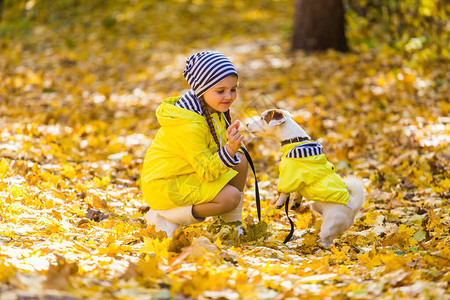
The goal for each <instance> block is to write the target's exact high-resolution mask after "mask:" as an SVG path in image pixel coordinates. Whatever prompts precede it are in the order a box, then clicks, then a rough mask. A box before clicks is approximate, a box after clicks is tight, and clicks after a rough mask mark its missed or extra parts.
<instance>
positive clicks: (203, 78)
mask: <svg viewBox="0 0 450 300" xmlns="http://www.w3.org/2000/svg"><path fill="white" fill-rule="evenodd" d="M233 74H234V75H236V76H238V74H237V72H236V69H235V68H234V66H233V64H232V63H231V61H230V60H229V59H228V58H227V57H226V56H225V55H223V54H222V53H221V52H219V51H202V52H199V53H197V54H194V55H192V56H191V57H189V58H188V59H186V69H185V70H184V72H183V76H184V78H185V79H186V81H187V82H188V84H189V85H190V86H191V88H192V90H194V93H195V95H196V96H197V97H201V96H202V95H203V94H204V93H205V92H206V91H208V90H209V89H211V88H212V87H213V86H215V85H216V84H217V83H219V82H220V81H222V80H223V79H225V78H226V77H228V76H230V75H233Z"/></svg>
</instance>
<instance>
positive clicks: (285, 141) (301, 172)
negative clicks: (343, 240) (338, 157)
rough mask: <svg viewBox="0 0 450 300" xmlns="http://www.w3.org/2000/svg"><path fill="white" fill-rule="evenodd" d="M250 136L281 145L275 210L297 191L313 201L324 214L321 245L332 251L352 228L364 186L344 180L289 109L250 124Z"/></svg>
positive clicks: (274, 111)
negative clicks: (333, 244) (338, 238)
mask: <svg viewBox="0 0 450 300" xmlns="http://www.w3.org/2000/svg"><path fill="white" fill-rule="evenodd" d="M247 129H248V131H249V132H250V133H252V134H254V135H256V136H261V137H268V138H272V139H275V140H277V141H278V142H281V147H282V148H281V152H282V153H283V156H282V158H281V162H280V175H279V181H278V191H279V192H281V195H280V197H279V198H278V201H277V202H276V203H275V207H276V208H281V207H283V205H284V203H285V201H286V199H287V198H288V196H289V194H290V193H294V192H297V193H298V194H300V195H301V196H303V197H304V198H305V199H307V200H311V201H313V203H312V205H311V208H312V210H313V211H315V212H317V213H319V214H320V215H322V218H323V222H322V227H321V229H320V234H319V237H320V239H319V243H321V244H322V245H323V246H325V247H327V248H329V247H330V246H331V244H332V243H333V239H334V238H335V237H336V236H338V235H339V234H341V233H343V232H344V231H346V230H347V229H348V228H350V226H352V224H353V222H354V219H355V215H356V213H357V212H358V211H359V209H360V208H361V207H362V205H363V204H364V198H365V196H364V187H363V184H362V182H361V181H360V180H359V179H357V178H355V177H348V178H346V179H345V181H344V180H343V179H342V178H341V177H340V176H339V175H338V174H336V173H335V170H334V166H333V164H332V163H330V162H329V161H328V160H327V158H326V156H325V154H323V148H322V145H320V144H319V143H317V142H314V141H311V138H310V137H309V135H308V134H306V132H305V131H304V130H303V129H302V128H301V127H300V126H299V125H298V124H297V123H296V122H295V121H294V120H293V116H292V115H291V114H290V113H289V112H288V111H286V110H282V109H270V110H266V111H265V112H263V113H262V114H261V118H258V119H257V120H254V121H253V122H251V123H248V124H247Z"/></svg>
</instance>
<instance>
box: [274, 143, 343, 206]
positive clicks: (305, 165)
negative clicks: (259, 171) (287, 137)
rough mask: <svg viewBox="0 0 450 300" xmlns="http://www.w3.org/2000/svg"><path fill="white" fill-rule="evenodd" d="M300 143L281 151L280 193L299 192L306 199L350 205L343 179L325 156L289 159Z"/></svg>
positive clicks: (286, 146) (285, 147)
mask: <svg viewBox="0 0 450 300" xmlns="http://www.w3.org/2000/svg"><path fill="white" fill-rule="evenodd" d="M306 143H311V142H298V143H292V144H288V145H285V146H284V147H282V148H281V152H282V153H283V156H282V158H281V162H280V175H279V181H278V191H279V192H282V193H293V192H299V193H300V194H301V195H302V196H303V197H305V199H308V200H313V201H322V202H334V203H340V204H344V205H346V206H347V205H348V200H349V193H348V190H347V186H346V184H345V183H344V181H343V180H342V178H341V177H340V176H339V175H338V174H336V173H335V172H334V166H333V164H332V163H330V162H329V161H328V160H327V158H326V156H325V154H319V155H311V156H307V157H296V158H294V157H287V156H288V154H289V153H290V152H291V150H293V149H294V148H296V147H297V146H299V145H302V144H306Z"/></svg>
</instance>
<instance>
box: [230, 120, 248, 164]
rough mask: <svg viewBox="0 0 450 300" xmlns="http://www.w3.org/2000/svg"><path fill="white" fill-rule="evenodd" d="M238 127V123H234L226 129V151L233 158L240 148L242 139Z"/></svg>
mask: <svg viewBox="0 0 450 300" xmlns="http://www.w3.org/2000/svg"><path fill="white" fill-rule="evenodd" d="M239 125H240V122H239V121H235V122H234V123H233V124H231V125H230V126H228V129H227V139H228V143H227V151H228V154H230V155H231V156H234V155H235V154H236V152H237V150H238V149H239V147H240V146H241V141H242V139H243V138H244V137H243V136H242V135H241V133H240V132H239V129H238V128H239Z"/></svg>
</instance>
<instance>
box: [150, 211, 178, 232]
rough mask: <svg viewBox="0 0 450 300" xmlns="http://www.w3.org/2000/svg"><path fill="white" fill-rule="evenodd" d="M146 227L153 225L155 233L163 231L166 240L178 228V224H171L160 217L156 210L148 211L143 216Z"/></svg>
mask: <svg viewBox="0 0 450 300" xmlns="http://www.w3.org/2000/svg"><path fill="white" fill-rule="evenodd" d="M144 218H145V220H146V221H147V225H155V229H156V231H164V232H165V233H166V235H167V237H168V238H171V237H172V235H173V232H174V231H175V230H177V229H178V228H179V227H180V224H176V223H172V222H170V221H169V220H167V219H164V218H163V217H161V216H160V215H159V213H158V211H157V210H153V209H150V210H149V211H148V212H147V213H146V214H145V216H144Z"/></svg>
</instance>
